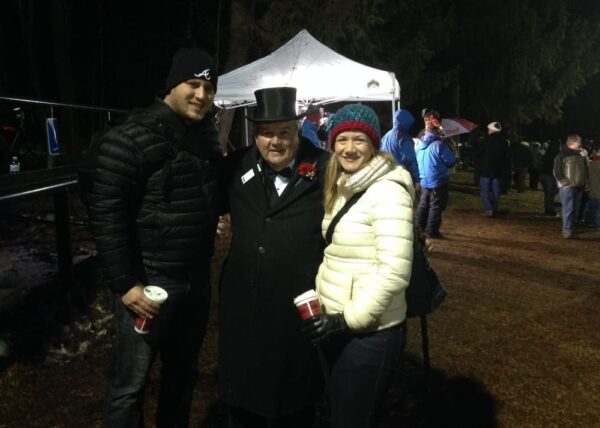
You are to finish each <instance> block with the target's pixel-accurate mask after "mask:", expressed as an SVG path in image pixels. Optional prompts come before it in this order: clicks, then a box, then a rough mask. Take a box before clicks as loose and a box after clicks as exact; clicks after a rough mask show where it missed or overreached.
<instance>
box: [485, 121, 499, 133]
mask: <svg viewBox="0 0 600 428" xmlns="http://www.w3.org/2000/svg"><path fill="white" fill-rule="evenodd" d="M487 129H488V134H493V133H494V132H500V131H502V126H501V125H500V122H490V123H488V126H487Z"/></svg>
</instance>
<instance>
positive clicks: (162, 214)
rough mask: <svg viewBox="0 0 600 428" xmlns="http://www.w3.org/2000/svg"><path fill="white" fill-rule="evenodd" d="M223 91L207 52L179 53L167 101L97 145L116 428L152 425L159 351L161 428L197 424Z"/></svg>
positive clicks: (97, 225) (96, 226)
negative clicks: (159, 296)
mask: <svg viewBox="0 0 600 428" xmlns="http://www.w3.org/2000/svg"><path fill="white" fill-rule="evenodd" d="M216 87H217V72H216V70H215V67H214V64H213V62H212V60H211V58H210V57H209V56H208V54H206V53H205V52H203V51H201V50H198V49H187V48H185V49H181V50H179V51H178V52H177V53H176V54H175V56H174V57H173V63H172V66H171V70H170V72H169V75H168V77H167V80H166V86H165V89H164V90H163V91H161V92H159V98H157V99H156V100H155V101H154V102H153V103H152V104H151V105H150V106H148V107H147V108H145V109H142V110H140V111H137V112H134V113H132V114H131V116H130V117H129V118H128V119H127V120H126V121H125V122H124V123H123V124H122V125H120V126H118V127H115V128H113V129H111V130H110V131H109V132H108V133H106V134H105V135H104V137H102V139H101V141H100V144H99V148H98V156H97V158H96V160H95V172H94V173H93V179H92V184H91V190H90V192H89V197H88V200H89V217H90V225H91V229H92V233H93V235H94V238H95V240H96V247H97V250H98V259H99V262H100V267H101V269H102V271H103V274H104V277H105V278H106V280H107V282H108V286H109V288H110V289H111V291H112V292H113V293H114V297H115V299H114V311H115V329H116V333H115V340H114V345H113V360H112V367H111V371H110V378H109V382H108V387H107V390H106V395H105V403H104V425H105V426H107V427H110V428H115V427H127V428H131V427H139V426H143V425H144V421H143V414H144V411H143V400H144V389H145V387H146V385H147V383H148V376H149V372H150V368H151V366H152V363H153V361H154V359H155V357H156V355H157V354H158V353H160V356H161V363H162V367H161V383H160V395H159V400H158V409H157V420H156V426H157V427H185V426H188V420H189V412H190V405H191V399H192V392H193V388H194V385H195V383H196V379H197V376H198V367H197V365H198V353H199V350H200V347H201V344H202V340H203V338H204V333H205V331H206V323H207V318H208V310H209V306H210V298H211V288H210V282H209V266H210V258H211V255H212V252H213V239H214V236H215V232H216V226H217V222H218V210H219V205H220V203H219V192H218V191H217V182H216V175H217V174H216V169H217V166H218V164H219V163H220V160H221V154H220V149H219V143H218V138H217V137H218V134H217V131H216V129H215V126H214V124H213V122H212V117H211V110H212V108H213V100H214V95H215V91H216ZM146 285H154V286H158V287H160V288H163V289H164V290H165V291H166V292H167V293H168V298H167V300H166V301H165V302H164V303H162V304H161V305H159V304H157V303H156V302H155V301H153V300H151V299H150V298H149V297H148V296H147V295H146V294H145V293H144V286H146ZM136 318H140V319H141V318H148V319H151V320H152V326H151V328H150V329H149V331H148V332H145V334H142V333H139V331H140V328H139V327H140V325H136ZM134 327H135V329H134ZM142 331H143V330H142Z"/></svg>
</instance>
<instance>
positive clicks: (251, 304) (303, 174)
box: [218, 87, 329, 428]
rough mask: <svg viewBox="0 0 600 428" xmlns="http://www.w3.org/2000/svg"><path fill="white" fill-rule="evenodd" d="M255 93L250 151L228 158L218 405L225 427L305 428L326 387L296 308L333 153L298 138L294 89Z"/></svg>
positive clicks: (306, 282) (315, 257) (308, 284)
mask: <svg viewBox="0 0 600 428" xmlns="http://www.w3.org/2000/svg"><path fill="white" fill-rule="evenodd" d="M254 95H255V97H256V107H255V108H254V111H253V115H252V116H251V117H248V118H247V119H248V120H250V121H251V122H252V124H253V125H254V142H255V144H253V145H251V146H248V147H244V148H241V149H239V150H236V151H234V152H233V153H231V154H229V155H228V156H227V158H226V159H225V171H226V173H225V174H224V175H225V176H226V177H227V179H226V182H225V186H224V187H225V189H226V193H227V197H228V202H229V204H228V205H229V216H230V219H231V235H232V240H231V247H230V249H229V257H228V262H227V263H226V264H225V265H224V267H223V271H222V273H221V280H220V284H219V378H218V392H219V398H220V400H221V401H222V402H223V403H224V404H225V405H224V406H223V408H224V409H225V410H226V413H227V419H228V421H229V425H227V426H230V427H236V428H237V427H290V428H294V427H310V426H313V422H314V418H315V403H316V402H317V401H318V399H319V398H320V395H319V393H318V392H319V391H320V389H321V386H322V385H321V383H322V381H321V377H320V369H319V365H318V358H317V353H316V350H315V349H314V347H312V346H311V344H310V342H309V341H307V340H306V338H305V337H304V336H303V335H302V333H301V331H300V326H301V319H300V317H299V316H298V311H297V309H296V307H295V306H294V304H293V301H294V298H295V297H297V296H299V295H301V294H303V293H305V292H306V291H308V290H310V289H313V288H314V278H315V276H316V274H317V269H318V267H319V263H320V262H321V259H322V255H323V248H324V247H325V244H324V241H323V238H322V236H321V220H322V218H323V203H322V200H323V179H324V176H325V169H326V164H327V159H328V158H329V153H327V152H326V151H325V150H322V149H320V148H317V147H315V146H314V145H312V144H311V143H310V141H308V140H307V139H306V138H304V137H303V136H301V135H300V127H299V126H300V125H299V119H301V118H302V117H303V116H304V114H298V113H297V111H296V88H292V87H275V88H262V89H259V90H257V91H255V93H254Z"/></svg>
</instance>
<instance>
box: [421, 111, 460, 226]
mask: <svg viewBox="0 0 600 428" xmlns="http://www.w3.org/2000/svg"><path fill="white" fill-rule="evenodd" d="M422 116H423V122H424V123H425V133H424V134H423V137H422V138H421V141H420V142H419V145H418V146H417V148H416V150H415V151H416V155H417V164H418V165H419V176H420V179H421V181H420V184H421V197H420V199H419V206H418V207H417V215H416V219H417V223H418V225H419V228H420V229H421V230H422V231H423V232H425V234H426V235H427V236H428V237H429V238H442V237H443V236H442V234H441V233H440V225H441V224H442V212H443V211H444V210H445V209H446V205H447V203H448V182H449V181H450V177H449V174H448V169H449V168H452V167H453V166H454V164H456V156H454V153H453V152H452V149H450V147H449V146H448V144H446V143H445V142H444V141H443V140H442V126H441V124H440V121H439V118H440V115H439V113H438V112H437V111H435V110H431V109H423V112H422Z"/></svg>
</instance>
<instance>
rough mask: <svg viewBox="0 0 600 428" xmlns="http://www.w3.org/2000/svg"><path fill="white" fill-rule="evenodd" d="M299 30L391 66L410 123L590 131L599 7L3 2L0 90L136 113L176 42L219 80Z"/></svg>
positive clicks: (493, 0)
mask: <svg viewBox="0 0 600 428" xmlns="http://www.w3.org/2000/svg"><path fill="white" fill-rule="evenodd" d="M303 28H306V29H307V30H308V31H309V32H310V33H311V34H312V35H313V36H315V37H316V38H317V39H319V40H320V41H321V42H323V43H325V44H326V45H328V46H330V47H331V48H333V49H335V50H337V51H338V52H339V53H341V54H342V55H345V56H347V57H349V58H351V59H354V60H356V61H359V62H362V63H365V64H368V65H371V66H373V67H377V68H382V69H386V70H390V71H393V72H395V73H396V76H397V78H398V81H399V82H400V85H401V87H402V98H401V103H402V106H403V107H406V108H408V109H409V110H411V111H412V112H413V113H414V114H415V115H418V113H419V111H420V110H421V108H423V107H432V108H436V109H437V110H439V111H440V112H441V114H442V115H443V116H453V115H460V116H463V117H465V118H468V119H469V120H471V121H474V122H477V123H480V124H486V123H487V122H489V121H492V120H499V121H501V122H502V123H503V124H504V126H505V129H506V130H507V131H508V133H509V134H512V135H515V136H523V137H526V138H531V139H545V138H561V139H562V138H564V136H565V135H566V134H567V133H570V132H578V133H580V134H582V135H583V136H584V137H586V138H598V136H599V135H600V120H598V118H599V117H600V96H599V95H600V73H599V71H600V1H598V0H456V1H444V0H328V1H316V0H315V1H297V0H279V1H266V0H229V1H228V0H215V1H212V2H208V1H199V0H170V1H165V0H157V1H141V0H133V1H116V0H106V1H100V0H95V1H74V0H48V1H43V2H41V1H35V0H5V1H3V2H2V5H1V6H0V57H1V60H0V95H4V96H14V97H26V98H36V99H47V100H53V101H59V102H65V103H78V104H89V105H98V106H105V107H112V108H120V109H131V108H135V107H141V106H144V105H145V104H147V103H148V102H150V101H151V99H152V97H153V96H154V95H155V94H156V92H157V91H158V90H160V89H161V88H162V87H163V85H164V79H165V76H166V73H167V70H168V67H169V64H170V61H171V57H172V54H173V53H174V51H175V50H176V49H177V48H178V47H180V46H197V47H200V48H204V49H206V50H207V51H208V52H209V53H210V54H211V55H213V56H214V58H215V59H216V60H217V62H218V64H219V71H220V74H222V73H224V72H227V71H230V70H232V69H234V68H236V67H239V66H241V65H244V64H246V63H248V62H251V61H253V60H256V59H258V58H260V57H262V56H265V55H267V54H269V53H270V52H272V51H273V50H274V49H276V48H278V47H279V46H281V45H282V44H283V43H285V42H286V41H287V40H289V39H290V38H291V37H293V36H294V35H295V34H296V33H297V32H298V31H300V30H301V29H303ZM5 107H6V106H3V105H0V110H1V109H2V108H5Z"/></svg>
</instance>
